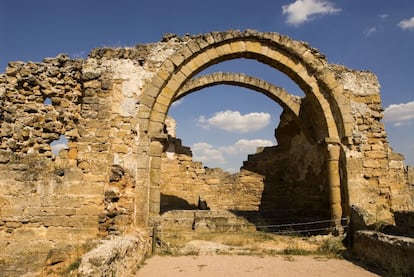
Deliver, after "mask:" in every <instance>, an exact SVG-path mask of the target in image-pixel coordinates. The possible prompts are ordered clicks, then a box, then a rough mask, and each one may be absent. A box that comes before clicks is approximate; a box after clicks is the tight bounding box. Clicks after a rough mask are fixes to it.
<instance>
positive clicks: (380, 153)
mask: <svg viewBox="0 0 414 277" xmlns="http://www.w3.org/2000/svg"><path fill="white" fill-rule="evenodd" d="M331 68H332V69H333V70H335V72H336V75H337V78H338V80H339V81H340V82H341V83H342V85H343V86H344V89H345V93H346V95H345V96H346V97H347V98H348V99H349V103H350V107H351V112H350V113H351V115H352V118H353V122H354V124H353V131H352V132H353V133H352V139H353V141H352V142H351V143H350V144H345V145H343V150H344V155H345V159H344V164H343V170H342V172H343V173H342V174H343V175H342V179H343V183H344V184H347V186H348V187H347V192H348V194H349V203H350V204H351V205H356V206H359V207H361V208H363V209H364V210H366V211H367V212H368V213H369V214H370V218H366V220H367V223H369V224H372V223H374V222H378V221H386V222H392V221H393V218H392V212H393V211H399V210H410V209H411V210H412V209H413V203H414V202H413V191H412V189H411V188H410V186H409V185H408V180H407V178H406V176H405V166H404V157H403V156H402V155H401V154H398V153H395V152H394V151H393V150H392V148H391V147H390V145H389V142H388V138H387V134H386V131H385V128H384V124H383V123H382V122H381V119H382V118H383V107H382V103H381V97H380V84H379V82H378V80H377V77H376V76H375V75H374V74H372V73H370V72H367V71H355V70H350V69H347V68H345V67H343V66H333V65H331Z"/></svg>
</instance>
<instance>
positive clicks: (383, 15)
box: [378, 13, 390, 19]
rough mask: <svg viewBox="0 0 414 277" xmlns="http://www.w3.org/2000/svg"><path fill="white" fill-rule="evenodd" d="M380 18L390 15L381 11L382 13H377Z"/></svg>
mask: <svg viewBox="0 0 414 277" xmlns="http://www.w3.org/2000/svg"><path fill="white" fill-rule="evenodd" d="M378 16H379V17H380V18H381V19H386V18H388V17H389V16H390V15H389V14H387V13H383V14H380V15H378Z"/></svg>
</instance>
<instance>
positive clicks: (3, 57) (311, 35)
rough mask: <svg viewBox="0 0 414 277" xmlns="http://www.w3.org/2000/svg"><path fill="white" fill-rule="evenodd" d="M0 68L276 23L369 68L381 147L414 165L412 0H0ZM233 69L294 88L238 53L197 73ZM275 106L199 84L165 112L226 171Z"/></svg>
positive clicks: (252, 144)
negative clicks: (386, 144)
mask: <svg viewBox="0 0 414 277" xmlns="http://www.w3.org/2000/svg"><path fill="white" fill-rule="evenodd" d="M0 26H1V28H0V72H3V71H4V70H5V69H6V66H7V63H8V62H9V61H26V62H27V61H34V62H40V61H41V60H42V59H43V58H45V57H54V56H56V55H58V54H59V53H67V54H69V55H70V57H72V58H86V57H87V55H88V53H89V52H90V51H91V49H93V48H96V47H104V46H112V47H128V46H134V45H136V44H143V43H150V42H157V41H160V40H161V38H162V36H163V34H165V33H175V34H178V35H185V34H187V33H188V34H200V33H207V32H211V31H225V30H230V29H238V30H245V29H255V30H258V31H263V32H278V33H281V34H284V35H288V36H290V37H291V38H293V39H296V40H301V41H306V42H308V43H309V44H310V45H311V46H312V47H314V48H317V49H319V51H320V52H321V53H323V54H325V55H326V56H327V59H328V62H330V63H336V64H342V65H345V66H347V67H349V68H352V69H358V70H369V71H371V72H373V73H375V74H376V75H377V76H378V79H379V81H380V84H381V97H382V101H383V108H384V114H385V117H384V119H383V122H384V124H385V128H386V131H387V133H388V138H389V141H390V143H391V146H392V147H393V149H394V150H395V151H396V152H399V153H402V154H403V155H404V156H405V158H406V162H407V164H411V165H414V139H413V138H414V53H413V52H414V1H412V0H396V1H391V0H364V1H361V0H348V1H339V0H329V1H327V0H284V1H277V0H257V1H248V0H220V1H218V0H208V1H204V0H203V1H196V0H192V1H190V0H165V1H160V0H135V1H132V0H117V1H115V0H111V1H110V0H71V1H63V0H36V1H33V0H13V1H5V0H3V1H1V2H0ZM216 71H224V72H242V73H246V74H249V75H252V76H255V77H258V78H261V79H264V80H266V81H268V82H271V83H273V84H275V85H277V86H280V87H283V88H285V89H286V90H287V91H288V92H289V93H292V94H295V95H298V96H303V95H304V94H303V92H302V91H301V90H300V89H299V88H298V86H297V85H296V84H295V83H293V82H292V81H291V80H290V79H288V78H287V77H286V76H284V75H283V74H281V73H280V72H278V71H276V70H274V69H271V68H269V67H268V66H266V65H263V64H261V63H259V62H256V61H252V60H245V59H239V60H234V61H228V62H224V63H221V64H219V65H215V66H213V67H210V68H208V69H206V70H205V71H203V72H201V73H200V74H206V73H212V72H216ZM281 111H282V109H281V107H280V106H279V105H278V104H277V103H275V102H273V101H272V100H270V99H269V98H267V97H266V96H264V95H261V94H259V93H257V92H253V91H251V90H248V89H244V88H239V87H234V86H225V85H220V86H215V87H210V88H207V89H203V90H200V91H199V92H196V93H193V94H191V95H188V96H186V97H184V98H182V100H181V101H179V102H178V103H175V104H174V105H173V106H172V107H171V108H170V111H169V115H170V116H172V117H174V118H175V120H176V121H177V136H178V137H180V138H181V139H182V141H183V144H184V145H187V146H190V147H191V148H192V150H193V160H197V161H202V162H203V163H204V165H206V166H208V167H221V168H223V169H225V170H229V171H236V170H238V169H239V167H240V166H241V165H242V162H243V160H246V159H247V154H248V153H254V152H255V149H256V147H257V146H259V145H261V146H269V145H275V144H276V143H277V142H276V140H275V138H274V129H275V128H276V127H277V124H278V122H279V116H280V113H281Z"/></svg>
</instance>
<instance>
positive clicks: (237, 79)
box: [173, 72, 301, 116]
mask: <svg viewBox="0 0 414 277" xmlns="http://www.w3.org/2000/svg"><path fill="white" fill-rule="evenodd" d="M220 84H227V85H235V86H240V87H245V88H248V89H252V90H255V91H258V92H261V93H263V94H264V95H266V96H267V97H269V98H270V99H272V100H274V101H276V102H277V103H279V104H280V105H281V106H282V107H283V108H284V109H287V110H289V111H290V112H291V113H293V114H294V115H296V116H299V111H300V102H301V97H299V96H294V95H291V94H289V93H288V92H287V91H286V90H284V89H283V88H281V87H277V86H275V85H273V84H271V83H269V82H266V81H264V80H261V79H259V78H256V77H253V76H249V75H246V74H243V73H228V72H216V73H212V74H207V75H202V76H200V77H198V78H195V79H191V80H189V81H188V82H187V83H186V84H185V85H184V86H183V87H182V89H181V90H180V91H179V92H178V93H177V95H176V96H175V98H174V99H173V101H177V100H178V99H180V98H182V97H184V96H186V95H188V94H190V93H192V92H194V91H197V90H200V89H203V88H206V87H210V86H215V85H220Z"/></svg>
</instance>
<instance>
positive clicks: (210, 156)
mask: <svg viewBox="0 0 414 277" xmlns="http://www.w3.org/2000/svg"><path fill="white" fill-rule="evenodd" d="M191 150H192V152H193V160H194V161H200V162H203V163H218V164H224V163H226V160H225V159H224V156H223V153H222V152H221V151H220V150H218V149H217V148H214V146H213V145H211V144H208V143H206V142H197V143H194V144H193V146H192V147H191Z"/></svg>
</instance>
